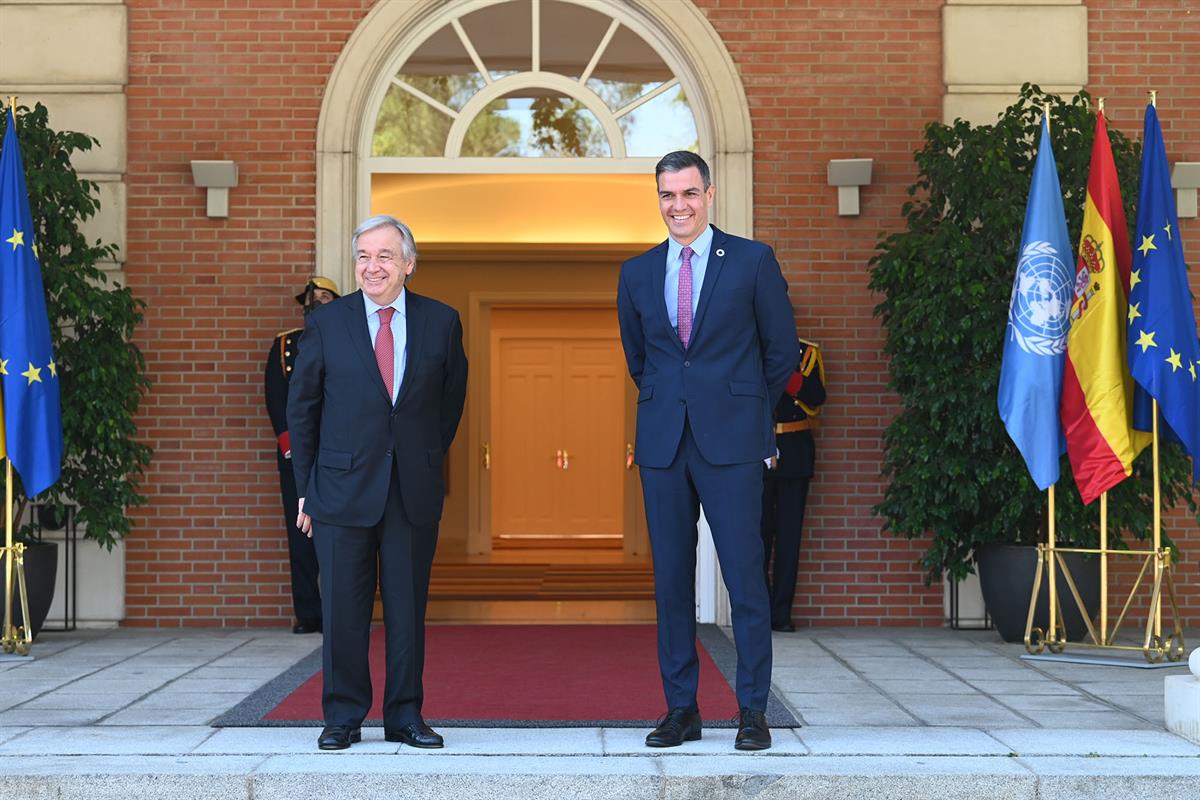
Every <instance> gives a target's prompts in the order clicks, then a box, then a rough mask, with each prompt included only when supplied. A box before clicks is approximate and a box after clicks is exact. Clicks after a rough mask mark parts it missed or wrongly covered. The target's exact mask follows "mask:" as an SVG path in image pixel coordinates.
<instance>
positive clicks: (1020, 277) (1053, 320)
mask: <svg viewBox="0 0 1200 800" xmlns="http://www.w3.org/2000/svg"><path fill="white" fill-rule="evenodd" d="M1070 260H1071V240H1070V239H1069V238H1068V234H1067V218H1066V215H1065V214H1064V213H1063V201H1062V189H1061V188H1060V186H1059V183H1058V170H1057V169H1056V168H1055V165H1054V152H1053V151H1052V150H1051V148H1050V124H1049V121H1048V120H1047V119H1046V118H1043V119H1042V136H1041V141H1040V143H1039V144H1038V154H1037V161H1036V162H1035V163H1034V167H1033V180H1032V182H1031V183H1030V187H1029V202H1028V204H1026V206H1025V228H1024V230H1023V232H1022V235H1021V252H1020V253H1019V254H1018V257H1017V274H1016V277H1015V278H1014V279H1013V290H1012V299H1011V301H1010V302H1009V307H1008V326H1007V328H1006V329H1005V337H1004V357H1003V361H1002V362H1001V365H1000V392H999V397H998V405H999V409H1000V418H1001V419H1002V420H1004V427H1005V428H1006V429H1007V430H1008V435H1009V437H1011V438H1012V440H1013V443H1014V444H1015V445H1016V446H1017V449H1018V450H1020V451H1021V455H1022V456H1023V457H1024V459H1025V465H1026V466H1027V467H1028V468H1029V474H1030V476H1031V477H1032V478H1033V481H1034V483H1036V484H1037V485H1038V488H1039V489H1046V488H1049V487H1050V486H1051V485H1052V484H1054V483H1055V482H1056V481H1057V480H1058V458H1059V456H1060V455H1062V453H1063V451H1064V450H1065V448H1066V443H1065V441H1064V439H1063V431H1062V424H1061V422H1060V421H1059V416H1058V405H1059V400H1060V398H1061V397H1062V383H1063V362H1064V360H1065V358H1066V356H1065V353H1066V349H1067V331H1068V329H1069V327H1070V326H1069V322H1068V320H1067V315H1068V313H1069V312H1070V310H1071V268H1070V266H1069V262H1070Z"/></svg>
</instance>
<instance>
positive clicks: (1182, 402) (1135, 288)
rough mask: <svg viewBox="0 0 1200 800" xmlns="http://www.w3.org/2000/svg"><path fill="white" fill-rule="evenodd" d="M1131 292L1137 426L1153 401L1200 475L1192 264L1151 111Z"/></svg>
mask: <svg viewBox="0 0 1200 800" xmlns="http://www.w3.org/2000/svg"><path fill="white" fill-rule="evenodd" d="M1129 283H1130V286H1131V287H1132V288H1131V290H1130V293H1129V371H1130V372H1132V373H1133V379H1134V381H1136V382H1137V386H1138V391H1137V392H1136V394H1135V398H1134V408H1133V426H1134V427H1135V428H1137V429H1138V430H1143V431H1148V430H1151V428H1152V423H1153V416H1152V405H1151V403H1150V398H1154V399H1155V400H1158V408H1159V412H1160V414H1161V415H1162V419H1163V421H1164V422H1165V423H1166V425H1167V427H1168V429H1169V430H1167V431H1164V432H1163V434H1164V435H1165V436H1167V437H1169V438H1173V439H1177V440H1178V441H1179V442H1180V443H1181V444H1182V445H1183V447H1184V449H1185V450H1187V452H1188V454H1189V455H1190V456H1191V457H1192V473H1193V479H1197V478H1200V341H1198V340H1197V339H1196V316H1195V314H1193V313H1192V292H1191V289H1189V288H1188V278H1187V266H1186V264H1185V263H1184V260H1183V242H1182V241H1181V240H1180V236H1179V219H1178V217H1177V216H1176V214H1175V196H1174V193H1173V190H1172V189H1171V176H1170V171H1169V169H1168V167H1167V151H1166V147H1165V146H1164V145H1163V136H1162V128H1161V127H1160V126H1159V124H1158V113H1157V111H1156V110H1155V108H1154V106H1153V105H1149V106H1147V107H1146V122H1145V126H1144V128H1143V138H1142V179H1141V186H1140V188H1139V191H1138V215H1137V231H1136V233H1135V234H1134V239H1133V272H1132V273H1131V275H1130V281H1129Z"/></svg>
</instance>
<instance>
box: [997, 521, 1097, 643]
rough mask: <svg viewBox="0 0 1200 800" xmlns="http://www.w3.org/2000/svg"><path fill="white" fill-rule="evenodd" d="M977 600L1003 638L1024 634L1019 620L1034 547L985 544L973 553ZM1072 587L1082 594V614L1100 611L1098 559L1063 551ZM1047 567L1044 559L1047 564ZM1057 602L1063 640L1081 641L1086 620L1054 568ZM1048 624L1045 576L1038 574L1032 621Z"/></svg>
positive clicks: (1034, 564)
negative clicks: (980, 595)
mask: <svg viewBox="0 0 1200 800" xmlns="http://www.w3.org/2000/svg"><path fill="white" fill-rule="evenodd" d="M976 556H977V557H976V561H977V563H978V565H979V583H980V587H981V588H982V590H983V602H984V605H985V606H986V607H987V612H988V616H990V617H991V619H992V624H993V625H995V627H996V631H997V632H998V633H999V634H1000V636H1001V637H1002V638H1003V639H1004V641H1006V642H1021V641H1024V639H1025V621H1026V619H1027V617H1028V614H1029V596H1030V594H1031V593H1032V592H1033V577H1034V573H1035V572H1036V571H1037V548H1036V547H1029V546H1023V545H1008V544H989V545H984V546H983V547H982V548H980V549H979V552H978V553H977V554H976ZM1063 557H1064V559H1065V560H1066V562H1067V566H1068V567H1069V568H1070V570H1071V576H1072V577H1073V578H1074V579H1075V587H1076V588H1077V589H1079V595H1080V596H1081V597H1082V598H1083V604H1084V606H1085V607H1086V608H1087V610H1088V616H1089V617H1090V618H1091V619H1095V618H1096V615H1097V614H1098V613H1099V611H1100V559H1099V558H1098V557H1096V556H1091V557H1087V556H1084V555H1082V554H1080V553H1063ZM1046 566H1047V569H1048V568H1049V564H1048V563H1047V565H1046ZM1055 577H1056V581H1055V583H1056V584H1057V586H1058V598H1059V600H1058V602H1059V606H1060V607H1061V608H1062V610H1063V623H1064V625H1065V626H1066V629H1067V639H1069V640H1070V641H1073V642H1077V641H1081V640H1082V639H1084V638H1085V637H1086V636H1087V624H1086V623H1085V622H1084V619H1083V617H1082V616H1081V615H1080V613H1079V608H1078V606H1077V604H1076V603H1075V598H1074V597H1073V596H1072V594H1071V588H1070V586H1069V585H1068V583H1067V579H1066V576H1065V575H1063V574H1062V570H1060V569H1058V570H1055ZM1049 625H1050V581H1049V580H1048V576H1047V575H1046V574H1043V576H1042V586H1041V590H1040V591H1039V593H1038V601H1037V609H1036V610H1035V611H1034V615H1033V626H1034V627H1035V628H1041V629H1042V630H1043V631H1044V630H1046V629H1047V628H1048V627H1049Z"/></svg>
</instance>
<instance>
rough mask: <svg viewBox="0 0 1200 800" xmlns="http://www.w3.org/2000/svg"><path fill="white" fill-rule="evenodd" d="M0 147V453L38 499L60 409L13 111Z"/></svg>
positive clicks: (51, 466)
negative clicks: (0, 396)
mask: <svg viewBox="0 0 1200 800" xmlns="http://www.w3.org/2000/svg"><path fill="white" fill-rule="evenodd" d="M0 148H2V149H0V387H2V388H3V395H2V397H3V401H2V403H0V414H2V415H3V422H4V424H3V426H0V431H2V432H3V433H4V436H3V437H2V438H0V456H6V457H7V458H8V459H9V461H10V462H11V463H12V466H13V469H15V470H16V472H17V474H18V475H20V476H21V483H22V485H23V486H24V487H25V494H26V495H28V496H29V497H33V496H34V495H36V494H39V493H40V492H43V491H45V490H46V489H48V488H50V486H52V485H53V484H54V482H55V481H57V480H58V476H59V472H60V470H61V467H62V454H63V434H62V411H61V409H60V406H59V396H58V365H57V364H55V362H54V351H53V349H52V347H51V344H50V321H49V318H48V317H47V316H46V293H45V290H44V288H43V287H42V270H41V267H40V266H39V265H38V260H37V255H36V253H35V248H34V229H33V217H32V216H31V215H30V213H29V194H28V192H27V191H26V189H25V170H24V168H23V167H22V165H21V151H20V148H19V147H18V145H17V122H16V117H15V115H14V114H13V111H12V109H9V111H8V128H7V130H6V131H5V133H4V143H3V144H2V145H0Z"/></svg>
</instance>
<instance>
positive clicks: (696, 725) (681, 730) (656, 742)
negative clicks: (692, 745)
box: [646, 708, 703, 747]
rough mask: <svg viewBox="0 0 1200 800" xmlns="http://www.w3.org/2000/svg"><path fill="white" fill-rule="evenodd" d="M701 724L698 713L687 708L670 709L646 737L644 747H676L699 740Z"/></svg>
mask: <svg viewBox="0 0 1200 800" xmlns="http://www.w3.org/2000/svg"><path fill="white" fill-rule="evenodd" d="M702 727H703V723H701V721H700V712H699V711H693V710H691V709H687V708H672V709H671V710H670V711H668V712H667V713H666V714H665V715H664V716H663V718H662V719H660V720H659V721H658V727H657V728H655V729H654V730H652V731H650V734H649V735H648V736H647V737H646V747H678V746H679V745H681V744H683V743H684V742H694V741H696V740H697V739H699V738H700V731H701V728H702Z"/></svg>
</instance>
